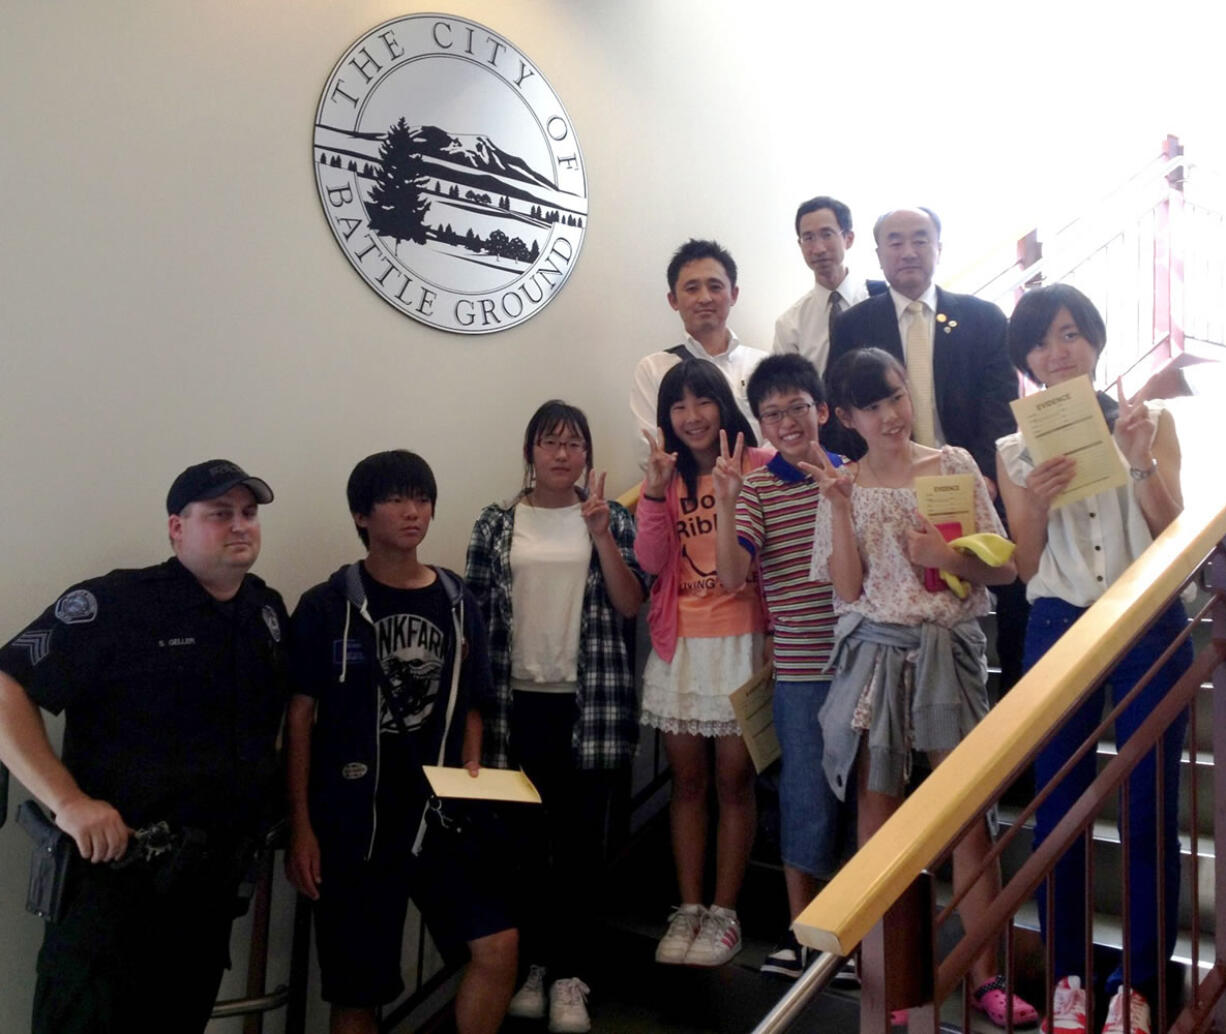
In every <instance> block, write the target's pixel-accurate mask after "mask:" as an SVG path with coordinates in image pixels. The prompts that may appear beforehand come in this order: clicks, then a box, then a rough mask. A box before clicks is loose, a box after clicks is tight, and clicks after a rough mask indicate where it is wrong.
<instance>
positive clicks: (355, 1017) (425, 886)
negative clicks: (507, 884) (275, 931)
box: [286, 450, 518, 1034]
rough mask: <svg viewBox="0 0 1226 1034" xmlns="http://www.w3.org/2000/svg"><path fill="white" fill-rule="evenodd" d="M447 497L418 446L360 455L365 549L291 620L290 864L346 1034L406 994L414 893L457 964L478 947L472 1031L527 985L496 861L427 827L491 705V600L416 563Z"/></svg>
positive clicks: (357, 495)
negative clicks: (436, 783) (435, 781)
mask: <svg viewBox="0 0 1226 1034" xmlns="http://www.w3.org/2000/svg"><path fill="white" fill-rule="evenodd" d="M437 495H438V490H437V487H436V485H435V482H434V475H433V473H432V472H431V470H430V467H429V465H428V464H427V463H426V462H425V460H423V459H422V458H421V457H420V456H417V455H415V454H413V453H411V452H406V451H404V450H394V451H391V452H381V453H376V454H375V455H373V456H368V457H367V458H366V459H364V460H362V462H361V463H359V464H358V465H357V466H356V467H355V468H354V470H353V473H352V474H351V475H350V477H349V485H348V497H349V510H350V512H351V513H352V515H353V520H354V523H355V525H356V526H357V532H358V535H359V537H360V538H361V539H362V542H363V543H364V544H365V545H366V547H367V554H366V558H365V559H364V560H362V561H359V562H357V563H354V564H349V565H346V566H345V567H342V568H341V569H340V570H338V571H337V572H336V573H335V574H333V575H332V577H331V578H329V579H328V580H327V581H326V582H324V583H322V584H320V585H317V586H315V587H314V588H313V589H310V590H308V591H307V592H306V593H305V594H304V595H303V597H302V599H301V601H300V602H299V604H298V607H297V609H296V610H295V612H294V617H293V628H294V636H293V641H294V650H293V653H294V676H295V687H294V689H295V695H294V696H293V698H292V699H291V701H290V706H289V718H288V756H289V773H288V783H289V797H290V813H291V819H292V835H291V840H290V849H289V852H288V854H287V856H286V869H287V873H288V875H289V878H290V880H291V882H292V883H293V884H294V885H295V886H296V887H297V888H298V890H299V891H301V892H302V893H303V894H305V895H306V896H307V897H309V898H311V899H312V900H313V901H315V902H316V907H315V917H316V940H317V945H318V949H319V962H320V971H321V976H322V991H323V998H324V1000H325V1001H327V1002H329V1003H331V1005H332V1018H331V1034H367V1032H370V1034H374V1032H375V1031H376V1030H377V1010H378V1007H379V1006H381V1005H383V1004H385V1003H388V1002H391V1001H393V1000H394V999H395V998H397V997H398V996H399V995H400V993H401V991H402V990H403V987H404V985H403V981H402V979H401V976H400V944H401V939H402V936H403V927H404V917H405V911H406V908H407V903H408V899H409V898H410V897H412V898H413V900H414V902H415V903H416V904H417V906H418V908H419V909H420V911H421V912H422V914H423V917H424V918H425V920H426V924H427V926H428V927H429V928H430V932H431V934H432V936H433V937H434V940H435V942H436V943H437V944H438V946H439V948H440V950H441V951H442V952H443V954H444V956H445V957H447V958H454V957H455V955H456V953H457V952H459V953H460V956H461V957H463V952H464V949H465V947H466V948H467V951H468V953H469V955H470V959H471V961H470V962H469V964H468V967H467V969H466V970H465V973H464V977H463V979H462V980H461V983H460V988H459V991H458V993H457V996H456V1004H455V1009H456V1025H457V1028H458V1030H459V1032H460V1034H481V1032H486V1031H489V1032H493V1031H496V1030H497V1029H498V1026H499V1024H500V1023H501V1021H502V1017H503V1014H504V1013H505V1011H506V1007H507V1002H508V1001H509V999H510V997H511V992H512V991H513V990H514V987H513V983H514V979H515V971H516V951H517V944H518V934H517V932H516V930H515V925H514V922H513V920H512V919H511V918H510V915H511V913H510V905H509V902H508V901H507V900H506V895H505V894H503V893H502V892H501V891H500V889H499V886H500V881H499V880H497V879H495V878H493V876H494V875H496V873H493V872H491V866H493V865H496V864H497V862H496V860H492V859H480V858H472V857H469V856H468V855H466V854H465V853H464V852H463V851H462V849H460V848H459V845H458V841H457V840H456V839H455V838H454V837H452V836H451V835H450V834H448V833H447V832H445V831H443V830H440V829H438V828H437V827H436V825H435V824H434V823H431V824H430V825H429V827H427V823H426V819H425V815H426V802H427V799H428V795H429V790H428V787H427V785H426V783H425V778H424V775H423V774H422V772H421V766H422V765H423V764H429V765H453V766H454V765H463V766H465V767H466V768H468V769H469V771H470V772H471V773H472V774H473V775H474V776H475V775H476V773H477V768H478V762H479V759H480V757H481V732H482V720H481V712H482V709H483V708H485V707H487V706H489V705H490V704H491V703H492V700H493V691H492V683H491V678H490V668H489V658H488V656H487V652H486V637H485V630H484V628H483V627H482V624H481V617H480V614H479V612H478V609H477V605H476V601H475V600H474V599H473V597H472V595H471V593H469V591H468V589H467V588H465V587H464V585H463V583H462V582H461V581H460V579H459V577H458V576H457V575H455V574H454V573H453V572H451V571H448V570H447V569H445V568H441V567H432V566H430V565H427V564H424V563H422V562H421V561H420V560H419V559H418V557H417V548H418V546H419V545H420V544H421V541H422V540H423V539H424V538H425V536H426V532H427V530H428V529H429V526H430V521H431V519H432V518H433V516H434V504H435V500H436V498H437Z"/></svg>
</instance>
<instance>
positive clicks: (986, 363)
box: [827, 209, 1017, 490]
mask: <svg viewBox="0 0 1226 1034" xmlns="http://www.w3.org/2000/svg"><path fill="white" fill-rule="evenodd" d="M873 235H874V237H875V238H876V241H877V258H878V260H879V261H880V262H881V268H882V270H883V272H884V273H885V278H886V281H887V282H888V283H889V285H890V289H889V291H887V292H885V293H884V294H880V295H876V296H875V297H872V298H869V299H867V300H865V301H863V302H860V303H859V304H858V305H854V306H852V307H851V308H850V309H848V310H847V311H846V312H844V313H843V314H842V315H841V316H840V317H839V318H838V320H837V321H836V323H835V327H834V337H833V340H832V342H831V346H830V361H829V366H833V365H834V363H835V362H836V361H837V360H838V359H839V357H840V356H843V355H845V354H846V353H848V352H850V351H852V350H853V349H856V348H868V347H875V348H883V349H885V350H886V351H887V352H890V353H891V354H893V355H895V356H897V357H898V359H899V360H901V361H902V363H903V364H904V365H906V363H907V356H906V354H905V352H904V349H903V333H902V331H901V330H900V325H901V324H902V322H903V320H904V319H915V318H920V319H923V320H925V321H926V322H927V324H928V325H929V326H930V327H931V328H932V336H931V339H930V340H931V342H932V385H933V389H934V394H935V401H936V416H937V422H936V427H937V428H938V434H939V439H938V440H939V441H944V442H947V443H948V444H950V445H960V446H962V448H964V449H966V451H967V452H969V453H970V454H971V455H972V456H974V457H975V462H976V463H977V464H978V465H979V469H980V470H981V471H983V476H984V477H985V478H987V479H988V482H989V485H991V487H992V488H993V490H994V489H995V484H994V482H993V479H994V478H995V476H996V439H997V438H999V437H1001V436H1002V435H1006V434H1010V433H1012V432H1013V431H1015V430H1017V424H1016V423H1015V422H1014V420H1013V412H1012V411H1011V410H1010V409H1009V402H1010V400H1012V399H1015V398H1017V371H1016V370H1014V368H1013V364H1012V363H1011V362H1010V361H1009V352H1008V350H1007V349H1006V347H1005V327H1006V321H1005V317H1004V314H1003V313H1002V312H1001V311H1000V309H998V308H997V307H996V306H995V305H993V304H991V303H990V302H985V301H983V300H981V299H979V298H975V297H973V296H972V295H967V294H954V293H952V292H951V291H946V290H943V289H942V288H940V287H935V286H934V285H933V282H932V274H933V271H934V270H935V269H936V264H937V259H938V257H939V256H940V253H941V223H940V220H939V219H938V218H937V217H936V215H935V214H933V213H932V212H930V211H928V210H927V209H898V210H897V211H893V212H887V213H886V214H885V215H883V216H882V217H881V218H880V219H878V220H877V224H876V225H875V226H874V227H873ZM912 301H919V302H922V303H924V312H923V314H922V316H920V317H916V316H914V315H912V314H910V313H906V312H905V311H904V310H905V309H906V307H907V304H908V303H909V302H912ZM829 366H828V367H827V368H829Z"/></svg>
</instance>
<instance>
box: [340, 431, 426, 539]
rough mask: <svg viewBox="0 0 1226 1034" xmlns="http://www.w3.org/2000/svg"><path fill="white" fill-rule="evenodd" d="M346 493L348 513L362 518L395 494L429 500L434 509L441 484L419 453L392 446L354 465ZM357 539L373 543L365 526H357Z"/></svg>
mask: <svg viewBox="0 0 1226 1034" xmlns="http://www.w3.org/2000/svg"><path fill="white" fill-rule="evenodd" d="M345 495H346V496H347V497H348V499H349V512H350V513H352V514H361V515H362V516H363V517H369V516H370V514H371V511H373V510H374V508H375V505H376V504H377V503H382V502H386V501H387V500H388V499H390V498H391V497H392V496H395V495H403V496H409V497H410V498H412V497H422V498H425V499H428V500H429V502H430V509H431V510H432V511H433V509H434V504H435V503H436V502H437V501H438V485H436V484H435V482H434V471H432V470H431V469H430V464H429V463H427V462H426V461H425V460H423V459H422V458H421V457H420V456H418V455H417V453H415V452H409V451H408V449H390V450H388V451H387V452H376V453H373V454H372V455H370V456H367V457H366V459H364V460H362V461H361V462H360V463H359V464H358V465H357V466H356V467H354V468H353V473H352V474H350V475H349V484H348V485H346V486H345ZM358 538H360V539H361V540H362V544H363V545H364V546H369V545H370V535H369V534H368V533H367V531H366V529H365V528H361V527H359V528H358Z"/></svg>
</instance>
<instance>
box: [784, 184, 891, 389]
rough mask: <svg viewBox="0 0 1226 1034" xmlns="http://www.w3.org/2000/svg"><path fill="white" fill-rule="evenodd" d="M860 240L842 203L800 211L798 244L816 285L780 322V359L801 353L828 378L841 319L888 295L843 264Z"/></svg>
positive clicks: (825, 200) (828, 201)
mask: <svg viewBox="0 0 1226 1034" xmlns="http://www.w3.org/2000/svg"><path fill="white" fill-rule="evenodd" d="M855 240H856V234H855V231H854V230H853V229H852V226H851V209H850V208H848V207H847V206H846V205H845V204H843V202H842V201H836V200H835V199H834V198H832V197H827V196H826V195H824V194H823V195H820V196H818V197H812V198H809V200H808V201H805V202H802V204H801V205H800V207H799V208H797V209H796V243H797V244H798V245H799V246H800V254H801V256H802V257H803V258H804V260H805V265H806V266H808V267H809V268H810V269H811V270H813V279H814V284H813V289H812V290H811V291H808V292H807V293H806V294H805V295H803V296H802V297H801V298H799V299H797V300H796V302H795V303H794V304H793V305H792V306H791V307H790V308H789V309H788V310H787V311H786V312H785V313H784V314H783V315H782V316H780V317H779V319H777V320H776V321H775V347H774V351H775V354H776V355H783V354H784V353H786V352H798V353H800V354H801V355H803V356H804V357H805V358H806V359H808V360H809V361H810V362H811V363H812V364H813V365H814V366H816V367H817V372H818V373H819V374H825V372H826V358H827V356H828V355H829V354H830V328H831V326H832V324H833V323H834V321H835V319H836V318H837V317H838V315H839V313H841V312H842V311H843V310H844V309H848V308H850V307H851V306H853V305H855V304H856V303H857V302H862V301H864V299H865V298H867V297H868V296H869V295H870V294H880V293H881V292H882V291H884V290H885V289H886V285H885V281H883V280H860V279H857V278H854V277H853V276H852V275H851V274H850V273H849V272H848V270H847V265H846V262H845V261H844V259H845V256H846V254H847V251H848V249H849V248H851V246H852V244H854V243H855Z"/></svg>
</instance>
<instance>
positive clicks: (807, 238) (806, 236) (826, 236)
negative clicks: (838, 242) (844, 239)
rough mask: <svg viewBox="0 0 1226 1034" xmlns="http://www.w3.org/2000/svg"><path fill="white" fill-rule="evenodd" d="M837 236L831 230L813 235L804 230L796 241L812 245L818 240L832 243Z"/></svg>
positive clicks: (809, 231)
mask: <svg viewBox="0 0 1226 1034" xmlns="http://www.w3.org/2000/svg"><path fill="white" fill-rule="evenodd" d="M837 236H838V234H836V233H835V232H834V231H833V230H820V231H818V232H817V233H814V232H813V231H812V230H805V232H804V233H802V234H801V235H800V236H799V237H797V238H796V239H797V240H798V241H800V243H801V244H812V243H814V242H815V241H818V240H823V241H832V240H834V238H835V237H837Z"/></svg>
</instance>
